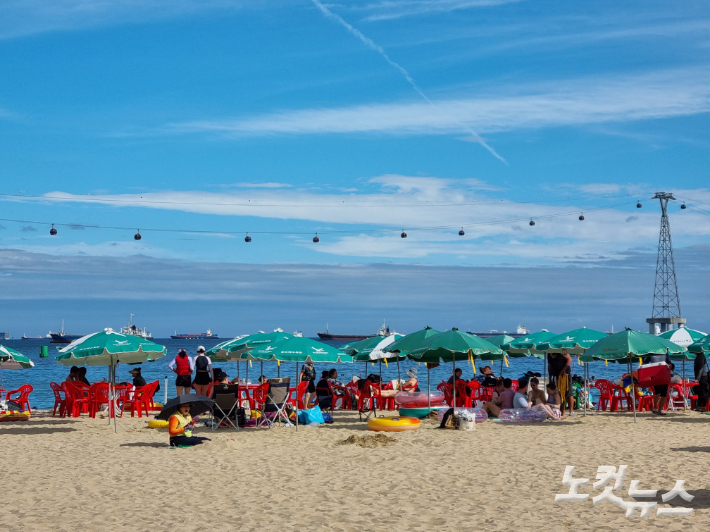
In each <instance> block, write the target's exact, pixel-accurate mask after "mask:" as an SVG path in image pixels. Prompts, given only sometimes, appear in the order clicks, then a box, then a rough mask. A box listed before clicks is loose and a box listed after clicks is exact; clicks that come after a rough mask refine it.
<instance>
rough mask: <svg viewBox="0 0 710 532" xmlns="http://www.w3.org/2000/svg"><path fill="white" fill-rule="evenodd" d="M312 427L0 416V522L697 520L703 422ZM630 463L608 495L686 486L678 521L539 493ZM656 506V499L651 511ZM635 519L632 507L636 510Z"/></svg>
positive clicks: (492, 526) (13, 527) (383, 525)
mask: <svg viewBox="0 0 710 532" xmlns="http://www.w3.org/2000/svg"><path fill="white" fill-rule="evenodd" d="M335 419H336V423H335V424H334V425H332V426H321V427H319V428H310V427H303V428H301V429H300V430H299V431H298V433H297V432H296V431H295V430H294V429H290V428H274V429H272V430H265V429H258V430H255V429H251V430H242V431H239V432H235V431H233V430H229V431H227V430H219V431H217V432H215V433H211V431H210V430H209V429H206V428H204V429H201V430H199V431H198V433H197V434H198V435H203V436H211V437H212V438H213V441H212V442H210V443H207V444H205V445H202V446H201V447H195V448H192V449H169V448H168V447H167V439H168V438H167V434H166V433H165V432H163V431H156V430H153V429H149V428H147V422H146V420H145V418H143V419H138V418H133V419H131V418H130V417H128V418H126V417H124V418H123V419H120V420H119V432H118V434H114V433H113V428H112V427H111V428H109V426H108V424H107V420H102V419H90V418H78V419H60V418H52V417H51V415H48V414H46V413H40V414H38V415H35V416H33V417H32V419H31V420H30V421H28V422H24V423H3V424H2V425H0V437H1V438H2V441H3V443H4V445H3V448H4V453H3V454H4V463H5V474H4V487H5V490H6V491H7V492H8V493H9V494H11V496H10V497H8V498H6V501H5V503H4V504H3V505H2V506H0V522H2V523H3V528H4V529H5V530H8V531H13V532H14V531H18V532H19V531H28V530H61V531H63V530H67V531H75V530H111V531H114V532H119V531H129V530H130V531H134V530H141V529H145V530H175V529H179V530H185V531H207V530H214V529H217V528H224V529H226V530H236V529H240V530H323V531H326V530H338V531H353V532H356V531H363V530H366V531H375V530H378V531H379V530H389V531H405V530H422V531H425V530H426V531H429V530H474V529H477V528H482V529H484V530H504V529H505V530H510V529H513V530H514V529H525V530H527V529H542V528H544V529H549V530H639V529H644V530H681V529H682V530H701V529H707V527H708V526H710V510H709V508H710V490H709V489H707V457H708V454H707V453H709V452H710V446H709V445H708V443H707V442H708V436H709V435H710V430H709V428H710V416H705V415H702V414H696V413H669V414H668V416H666V417H664V418H659V417H657V416H653V415H651V414H641V415H639V421H638V423H637V424H635V425H634V423H633V419H632V417H631V415H630V414H626V413H624V414H618V413H615V414H608V413H607V414H604V413H603V414H598V415H590V416H586V417H583V416H581V415H576V416H575V417H573V418H570V419H568V420H567V421H561V422H545V423H539V424H525V425H523V424H518V425H511V424H505V425H504V424H502V423H496V422H492V421H487V422H485V423H483V424H482V425H478V426H477V429H476V431H475V432H463V431H451V430H434V427H435V426H436V424H435V422H433V421H425V422H424V423H423V425H422V428H421V429H420V430H419V431H418V432H411V433H397V434H393V435H392V437H393V438H394V440H396V442H393V443H392V444H390V445H384V446H375V447H371V448H366V447H361V446H359V445H357V444H338V442H342V440H346V439H347V438H349V437H350V436H356V437H359V436H363V435H373V434H374V433H372V432H368V431H367V430H366V426H365V424H364V423H361V422H359V420H358V416H357V413H354V414H353V413H350V412H348V413H340V412H336V415H335ZM621 464H625V465H628V466H629V470H628V473H627V475H626V480H625V483H624V488H623V490H621V491H618V492H617V495H619V496H621V497H623V498H624V499H626V500H630V497H629V496H628V494H627V490H628V487H629V484H630V482H631V480H633V479H639V480H641V484H640V488H641V489H658V490H659V493H658V497H657V498H658V501H659V502H660V496H661V494H662V493H664V492H666V491H668V490H670V489H671V488H672V487H673V486H674V484H675V481H676V480H677V479H683V480H685V487H686V490H687V491H688V492H689V493H690V494H691V495H695V499H694V500H693V501H691V502H690V503H685V502H684V501H682V500H681V499H680V498H676V499H675V500H674V501H673V503H672V504H673V505H675V506H684V507H692V508H694V513H693V515H692V516H691V517H667V516H664V517H661V516H658V517H657V516H656V515H655V511H652V513H651V517H649V518H640V517H633V518H626V517H625V516H624V510H623V509H621V508H620V507H619V506H615V505H613V504H611V503H609V502H603V503H602V504H600V505H598V506H593V505H592V502H591V500H590V501H588V502H579V503H559V502H557V503H556V502H554V497H555V494H556V493H566V492H567V491H568V489H567V488H566V487H565V486H563V485H562V482H561V481H562V474H563V472H564V469H565V466H566V465H575V466H576V470H575V475H574V476H575V477H585V478H590V479H591V480H590V485H588V486H583V487H581V488H580V491H579V492H580V493H591V494H592V496H594V495H598V494H599V493H600V492H601V490H597V491H594V490H593V489H592V486H591V483H592V482H593V481H594V478H595V476H596V470H597V466H599V465H615V466H618V465H621ZM666 506H669V505H666V504H662V503H661V504H659V507H666ZM637 515H638V514H637Z"/></svg>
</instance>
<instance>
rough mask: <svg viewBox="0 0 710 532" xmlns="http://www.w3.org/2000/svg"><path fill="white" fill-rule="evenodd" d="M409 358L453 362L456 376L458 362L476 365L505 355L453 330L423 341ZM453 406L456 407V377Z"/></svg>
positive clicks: (481, 341)
mask: <svg viewBox="0 0 710 532" xmlns="http://www.w3.org/2000/svg"><path fill="white" fill-rule="evenodd" d="M408 356H409V357H410V358H412V359H413V360H417V361H419V362H435V363H438V362H439V361H442V362H453V365H454V376H455V375H456V361H462V360H466V361H469V362H470V363H471V364H474V359H475V358H478V359H480V360H500V359H502V358H503V356H504V353H503V350H501V349H500V348H499V347H496V346H495V345H493V344H492V343H490V342H487V341H486V340H484V339H483V338H479V337H478V336H476V335H474V334H469V333H465V332H462V331H459V330H458V329H456V328H453V329H451V330H450V331H445V332H441V333H439V334H435V335H432V336H429V337H428V338H426V339H424V340H422V341H421V343H420V345H419V347H417V348H416V349H413V350H412V351H410V352H409V354H408ZM474 371H475V370H474ZM430 401H431V399H430ZM453 406H454V407H456V380H455V377H454V386H453ZM429 409H431V403H429Z"/></svg>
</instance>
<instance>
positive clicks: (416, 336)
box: [383, 327, 439, 356]
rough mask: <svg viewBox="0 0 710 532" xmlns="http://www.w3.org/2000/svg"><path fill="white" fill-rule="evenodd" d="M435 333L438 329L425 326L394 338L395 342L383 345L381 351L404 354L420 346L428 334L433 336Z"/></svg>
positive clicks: (437, 332)
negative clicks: (396, 338)
mask: <svg viewBox="0 0 710 532" xmlns="http://www.w3.org/2000/svg"><path fill="white" fill-rule="evenodd" d="M435 334H439V331H437V330H436V329H432V328H431V327H425V328H424V329H422V330H421V331H417V332H413V333H411V334H408V335H406V336H404V337H402V338H400V339H398V340H396V341H395V342H393V343H391V344H390V345H388V346H387V347H385V348H384V350H383V351H385V352H390V353H399V354H400V356H404V355H406V354H408V353H409V352H411V351H413V350H414V349H417V348H418V347H420V346H421V344H422V342H423V341H424V340H426V339H427V338H429V337H430V336H434V335H435Z"/></svg>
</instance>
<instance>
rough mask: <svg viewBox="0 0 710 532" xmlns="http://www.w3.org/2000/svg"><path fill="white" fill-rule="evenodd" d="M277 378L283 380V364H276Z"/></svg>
mask: <svg viewBox="0 0 710 532" xmlns="http://www.w3.org/2000/svg"><path fill="white" fill-rule="evenodd" d="M276 376H277V377H278V378H279V379H280V378H281V363H280V362H276Z"/></svg>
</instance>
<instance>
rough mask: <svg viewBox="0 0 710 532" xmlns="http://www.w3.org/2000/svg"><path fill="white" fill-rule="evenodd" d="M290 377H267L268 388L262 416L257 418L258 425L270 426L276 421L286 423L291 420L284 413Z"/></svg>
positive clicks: (288, 423)
mask: <svg viewBox="0 0 710 532" xmlns="http://www.w3.org/2000/svg"><path fill="white" fill-rule="evenodd" d="M290 384H291V377H281V378H280V379H269V389H268V392H267V394H266V401H265V403H264V410H263V414H264V415H263V416H261V417H260V418H259V421H258V423H257V426H258V427H269V428H271V427H272V426H273V425H274V423H276V421H280V420H282V419H283V420H285V421H286V425H290V424H291V422H290V421H289V419H288V414H287V413H286V404H287V403H288V398H289V395H290V394H289V385H290Z"/></svg>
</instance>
